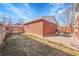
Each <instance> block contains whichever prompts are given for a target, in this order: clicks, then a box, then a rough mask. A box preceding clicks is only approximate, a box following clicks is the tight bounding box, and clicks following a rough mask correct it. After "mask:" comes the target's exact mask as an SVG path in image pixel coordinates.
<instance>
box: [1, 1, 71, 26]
mask: <svg viewBox="0 0 79 59" xmlns="http://www.w3.org/2000/svg"><path fill="white" fill-rule="evenodd" d="M67 8H72V4H68V3H65V4H64V3H63V4H62V3H58V4H57V3H30V4H29V3H28V4H27V3H26V4H25V3H24V4H23V3H1V4H0V14H3V15H6V16H9V17H10V18H11V21H12V22H13V23H17V22H18V20H19V19H24V22H28V21H31V20H33V19H35V18H38V17H40V16H55V17H56V20H57V21H58V22H59V23H60V24H63V20H62V19H61V17H60V15H63V13H62V12H63V11H64V10H65V9H67ZM65 20H66V18H65Z"/></svg>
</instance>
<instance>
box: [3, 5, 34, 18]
mask: <svg viewBox="0 0 79 59" xmlns="http://www.w3.org/2000/svg"><path fill="white" fill-rule="evenodd" d="M3 5H4V4H3ZM25 5H26V10H24V9H22V8H21V9H20V8H16V7H15V6H13V5H12V4H6V5H4V7H5V8H6V10H9V11H12V12H14V13H15V14H16V15H17V16H18V17H19V18H22V19H31V18H30V16H31V15H32V12H31V8H30V7H29V5H28V4H25Z"/></svg>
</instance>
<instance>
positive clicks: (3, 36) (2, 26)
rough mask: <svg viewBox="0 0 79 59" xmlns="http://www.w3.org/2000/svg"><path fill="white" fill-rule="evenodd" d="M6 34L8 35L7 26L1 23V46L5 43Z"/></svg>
mask: <svg viewBox="0 0 79 59" xmlns="http://www.w3.org/2000/svg"><path fill="white" fill-rule="evenodd" d="M5 35H6V27H5V26H4V25H2V24H0V46H1V44H3V40H4V38H5Z"/></svg>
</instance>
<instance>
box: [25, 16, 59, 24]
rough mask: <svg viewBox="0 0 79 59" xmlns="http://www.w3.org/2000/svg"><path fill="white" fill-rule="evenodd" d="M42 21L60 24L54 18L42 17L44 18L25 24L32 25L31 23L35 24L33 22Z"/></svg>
mask: <svg viewBox="0 0 79 59" xmlns="http://www.w3.org/2000/svg"><path fill="white" fill-rule="evenodd" d="M41 20H46V21H48V22H51V23H54V24H58V22H57V21H56V19H55V17H54V16H42V17H39V18H37V19H34V20H32V21H30V22H27V23H25V24H30V23H33V22H37V21H41Z"/></svg>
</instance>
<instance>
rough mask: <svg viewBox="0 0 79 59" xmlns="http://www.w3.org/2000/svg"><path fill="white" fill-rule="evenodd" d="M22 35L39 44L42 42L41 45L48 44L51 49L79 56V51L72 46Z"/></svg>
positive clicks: (28, 34)
mask: <svg viewBox="0 0 79 59" xmlns="http://www.w3.org/2000/svg"><path fill="white" fill-rule="evenodd" d="M22 35H24V36H28V37H30V38H32V39H34V40H36V41H38V42H41V43H43V44H46V45H49V46H51V47H54V48H56V49H59V50H61V51H64V52H66V53H69V54H71V55H76V56H79V50H76V49H74V48H73V47H71V46H68V45H64V44H63V43H60V42H56V41H53V40H52V41H51V40H49V39H48V38H43V37H40V36H35V35H33V34H31V33H23V34H22Z"/></svg>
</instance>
